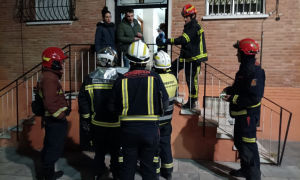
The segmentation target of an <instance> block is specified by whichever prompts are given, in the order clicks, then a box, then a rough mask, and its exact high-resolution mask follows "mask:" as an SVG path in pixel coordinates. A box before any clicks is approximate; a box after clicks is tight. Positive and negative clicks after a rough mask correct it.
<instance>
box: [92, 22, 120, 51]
mask: <svg viewBox="0 0 300 180" xmlns="http://www.w3.org/2000/svg"><path fill="white" fill-rule="evenodd" d="M116 33H117V29H116V26H115V24H114V23H109V24H108V23H105V22H103V21H101V22H99V23H98V24H97V30H96V35H95V50H96V52H98V51H99V50H101V49H103V48H106V47H111V48H112V49H114V50H116V47H115V44H116V41H115V37H116Z"/></svg>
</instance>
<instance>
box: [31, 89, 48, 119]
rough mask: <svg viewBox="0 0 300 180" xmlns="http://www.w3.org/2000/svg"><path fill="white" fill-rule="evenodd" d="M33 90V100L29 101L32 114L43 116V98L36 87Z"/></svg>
mask: <svg viewBox="0 0 300 180" xmlns="http://www.w3.org/2000/svg"><path fill="white" fill-rule="evenodd" d="M33 91H34V92H35V95H34V100H33V101H32V103H31V109H32V112H33V114H35V115H36V116H44V115H45V109H44V102H43V98H42V97H41V96H40V95H39V92H38V91H37V89H35V90H33Z"/></svg>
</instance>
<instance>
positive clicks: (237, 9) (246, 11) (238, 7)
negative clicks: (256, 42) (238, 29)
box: [206, 0, 266, 16]
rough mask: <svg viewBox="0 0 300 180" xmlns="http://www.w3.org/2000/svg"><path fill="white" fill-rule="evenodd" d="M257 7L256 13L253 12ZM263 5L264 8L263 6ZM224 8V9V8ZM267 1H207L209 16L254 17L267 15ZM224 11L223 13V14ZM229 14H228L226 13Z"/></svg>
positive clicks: (207, 13)
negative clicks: (240, 15)
mask: <svg viewBox="0 0 300 180" xmlns="http://www.w3.org/2000/svg"><path fill="white" fill-rule="evenodd" d="M252 5H255V13H253V12H252V11H253V10H254V9H252V7H251V6H252ZM262 5H263V8H261V6H262ZM222 6H223V7H222ZM265 7H266V0H207V1H206V15H207V16H215V15H217V16H227V15H239V14H243V15H252V14H261V13H263V14H264V13H265ZM222 11H223V12H222ZM226 12H228V13H226Z"/></svg>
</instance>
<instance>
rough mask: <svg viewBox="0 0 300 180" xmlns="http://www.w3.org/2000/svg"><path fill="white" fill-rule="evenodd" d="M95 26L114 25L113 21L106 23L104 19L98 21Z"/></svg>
mask: <svg viewBox="0 0 300 180" xmlns="http://www.w3.org/2000/svg"><path fill="white" fill-rule="evenodd" d="M97 26H102V27H114V26H115V23H113V22H111V23H106V22H104V21H101V22H98V23H97Z"/></svg>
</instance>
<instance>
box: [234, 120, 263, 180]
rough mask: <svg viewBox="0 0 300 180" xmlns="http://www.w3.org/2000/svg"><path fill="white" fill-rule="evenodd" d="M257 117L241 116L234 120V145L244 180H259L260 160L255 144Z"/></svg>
mask: <svg viewBox="0 0 300 180" xmlns="http://www.w3.org/2000/svg"><path fill="white" fill-rule="evenodd" d="M259 118H260V116H259V114H258V115H257V116H241V117H237V118H235V124H234V145H235V147H236V148H237V149H238V152H239V158H240V160H241V169H242V171H243V172H245V174H246V180H260V179H261V178H260V176H261V172H260V160H259V153H258V147H257V144H256V125H257V122H258V121H259Z"/></svg>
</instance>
